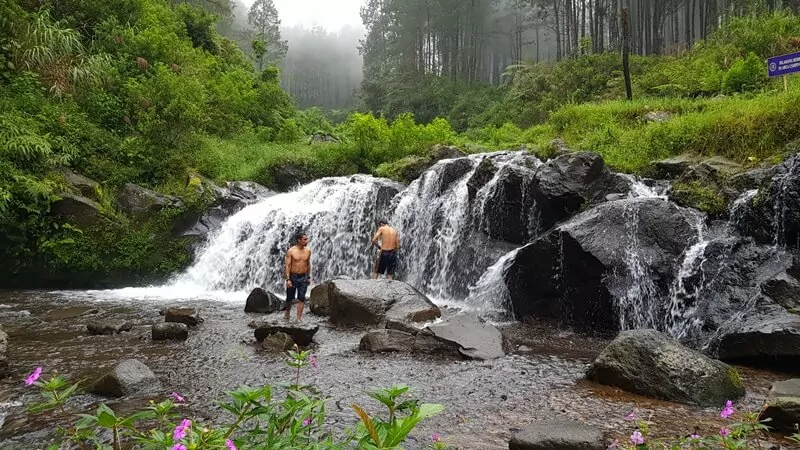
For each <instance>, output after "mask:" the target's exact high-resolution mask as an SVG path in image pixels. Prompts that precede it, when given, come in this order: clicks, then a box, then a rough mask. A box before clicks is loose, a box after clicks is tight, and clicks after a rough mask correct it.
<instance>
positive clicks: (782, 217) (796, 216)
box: [734, 154, 800, 248]
mask: <svg viewBox="0 0 800 450" xmlns="http://www.w3.org/2000/svg"><path fill="white" fill-rule="evenodd" d="M772 171H773V174H774V175H773V177H772V179H771V180H770V181H769V182H768V183H767V184H766V186H764V187H761V188H760V189H759V191H758V194H756V195H755V196H752V197H751V198H750V199H748V200H747V202H746V204H745V205H744V206H743V207H742V208H741V209H740V211H741V213H740V214H739V217H737V218H736V220H735V221H734V223H735V225H736V227H737V229H738V230H739V231H740V232H742V233H743V234H745V235H748V236H752V237H753V238H755V239H756V241H757V242H759V243H763V244H777V245H778V246H786V247H791V248H799V247H800V154H795V155H793V156H791V157H790V158H789V159H787V160H786V161H784V162H783V164H781V165H779V166H777V167H776V168H774V169H772Z"/></svg>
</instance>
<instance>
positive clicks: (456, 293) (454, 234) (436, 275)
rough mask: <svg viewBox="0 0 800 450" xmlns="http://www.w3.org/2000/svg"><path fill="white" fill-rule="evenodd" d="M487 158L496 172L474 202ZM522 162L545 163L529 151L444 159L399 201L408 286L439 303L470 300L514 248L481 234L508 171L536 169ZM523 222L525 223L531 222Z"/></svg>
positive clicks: (398, 219) (396, 217)
mask: <svg viewBox="0 0 800 450" xmlns="http://www.w3.org/2000/svg"><path fill="white" fill-rule="evenodd" d="M485 158H491V162H492V163H493V164H494V166H495V167H496V168H497V171H496V172H495V173H494V174H493V176H492V178H490V179H489V180H488V181H487V182H486V183H485V184H483V185H482V186H480V187H479V188H477V191H476V192H474V197H473V198H471V196H470V186H469V182H470V180H471V179H472V177H473V175H475V172H476V170H478V167H479V165H480V163H481V162H482V161H483V160H484V159H485ZM522 160H524V162H530V161H531V160H533V161H535V163H538V164H540V163H541V162H540V161H538V160H535V159H534V158H532V157H531V156H530V155H528V154H527V153H525V152H503V153H494V154H480V155H471V156H470V157H467V158H459V159H455V160H443V161H440V162H438V163H437V164H436V165H434V166H433V167H432V168H431V169H429V170H428V171H427V172H425V173H424V174H423V175H422V176H421V177H420V178H419V179H417V180H415V181H414V182H413V183H412V184H411V185H410V186H409V187H408V189H407V190H405V191H404V192H403V193H401V194H400V195H399V196H398V198H397V199H396V202H397V207H396V209H395V212H394V215H393V218H392V222H393V223H394V224H396V226H397V227H398V228H399V229H400V230H401V231H402V252H401V261H402V269H403V270H402V273H403V280H404V281H406V282H408V283H409V284H411V285H413V286H415V287H417V288H418V289H421V290H423V291H424V292H425V293H426V294H428V295H429V296H431V297H433V298H435V299H437V300H439V301H445V302H446V301H448V300H453V299H458V300H460V299H463V298H464V297H466V296H467V294H468V292H469V286H470V285H471V284H472V283H474V282H475V281H476V280H478V278H479V277H480V276H481V274H483V273H484V271H485V270H486V269H487V267H489V266H490V265H492V264H493V263H494V262H496V261H497V259H498V258H499V257H500V256H501V255H503V254H504V253H506V251H507V250H509V249H510V247H511V246H510V245H508V244H503V243H501V242H498V241H496V240H492V239H489V238H487V236H486V235H485V233H481V232H479V231H478V230H481V229H482V228H483V226H484V225H485V224H484V218H483V217H484V212H485V209H486V202H487V201H489V198H491V197H493V194H496V193H497V189H499V187H498V184H499V183H500V178H501V174H502V173H503V171H504V169H505V168H507V167H510V166H514V167H516V168H517V169H520V170H531V169H530V168H527V167H525V166H524V165H522V162H523V161H522ZM473 188H474V187H473ZM526 213H527V214H535V212H534V211H527V212H526ZM523 219H524V222H523V223H525V224H528V223H529V222H530V220H531V219H529V218H528V217H525V218H522V219H521V220H523ZM526 226H527V225H526ZM461 305H462V306H463V303H461Z"/></svg>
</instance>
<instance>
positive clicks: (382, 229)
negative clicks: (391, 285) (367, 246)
mask: <svg viewBox="0 0 800 450" xmlns="http://www.w3.org/2000/svg"><path fill="white" fill-rule="evenodd" d="M378 239H380V241H381V243H380V245H378ZM372 245H374V246H376V247H378V248H379V249H380V254H379V256H378V264H376V266H375V271H374V272H373V273H372V279H373V280H374V279H377V278H378V275H382V274H384V273H385V274H386V279H388V280H391V279H392V278H394V271H395V269H396V268H397V251H398V250H400V237H399V236H398V235H397V230H395V229H394V228H392V227H390V226H389V223H388V222H386V221H385V220H380V221H378V231H376V232H375V236H373V237H372Z"/></svg>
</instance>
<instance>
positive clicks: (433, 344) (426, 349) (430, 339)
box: [413, 328, 463, 359]
mask: <svg viewBox="0 0 800 450" xmlns="http://www.w3.org/2000/svg"><path fill="white" fill-rule="evenodd" d="M413 350H414V353H422V354H426V355H438V356H445V357H451V358H459V359H463V356H462V354H461V352H460V351H459V350H460V347H459V345H458V344H456V343H455V342H451V341H445V340H442V339H439V338H437V337H436V335H434V334H433V332H432V331H431V330H430V329H429V328H425V329H423V330H422V331H420V332H419V333H417V335H416V336H415V337H414V349H413Z"/></svg>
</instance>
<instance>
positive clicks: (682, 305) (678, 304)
mask: <svg viewBox="0 0 800 450" xmlns="http://www.w3.org/2000/svg"><path fill="white" fill-rule="evenodd" d="M695 228H696V229H697V242H696V243H695V244H694V245H692V246H691V247H689V249H688V250H686V253H685V254H684V257H683V263H682V264H681V267H680V269H679V270H678V274H677V276H676V277H675V282H674V283H673V285H672V288H671V289H670V302H669V311H668V314H669V316H667V326H666V331H667V332H668V333H669V334H670V335H671V336H672V337H674V338H676V339H681V338H684V337H686V336H687V335H689V333H690V331H691V330H692V329H695V328H697V327H699V326H701V325H702V323H701V322H700V321H699V320H698V319H697V318H696V317H695V313H696V311H697V307H698V306H699V305H698V302H699V300H700V298H701V295H702V293H703V290H704V289H705V288H706V286H707V280H706V278H705V272H704V271H703V270H702V266H703V262H705V250H706V247H708V244H709V242H710V240H709V239H708V238H707V234H708V233H707V230H706V225H705V220H704V218H703V216H701V215H700V214H698V215H697V223H696V225H695ZM698 275H699V277H700V279H699V280H697V281H695V280H693V278H695V277H697V276H698ZM690 280H691V281H690Z"/></svg>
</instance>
